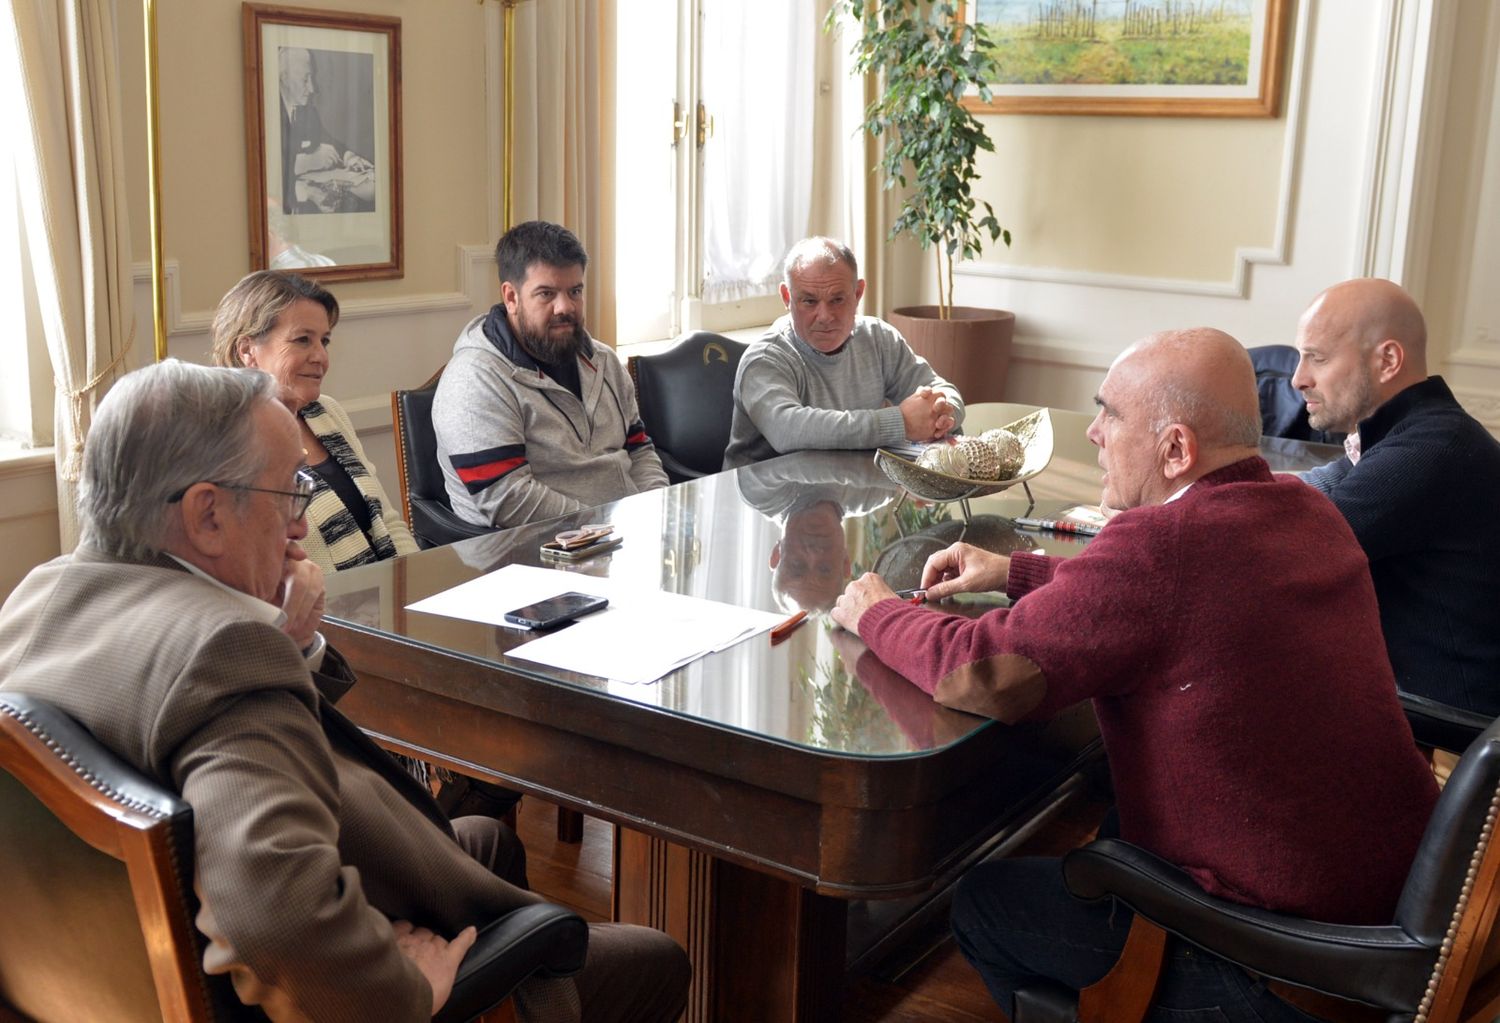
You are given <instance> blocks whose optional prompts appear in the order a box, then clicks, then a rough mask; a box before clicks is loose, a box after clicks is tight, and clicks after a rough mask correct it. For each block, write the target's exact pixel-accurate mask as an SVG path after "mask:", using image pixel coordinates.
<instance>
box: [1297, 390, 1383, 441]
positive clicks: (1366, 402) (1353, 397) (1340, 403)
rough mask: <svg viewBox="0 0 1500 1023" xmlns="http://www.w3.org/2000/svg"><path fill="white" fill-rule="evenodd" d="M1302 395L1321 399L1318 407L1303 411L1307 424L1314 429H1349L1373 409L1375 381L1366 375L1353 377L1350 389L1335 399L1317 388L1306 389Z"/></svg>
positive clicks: (1335, 430)
mask: <svg viewBox="0 0 1500 1023" xmlns="http://www.w3.org/2000/svg"><path fill="white" fill-rule="evenodd" d="M1304 397H1310V398H1312V399H1313V400H1314V401H1321V402H1322V403H1323V407H1322V408H1320V409H1318V411H1316V412H1309V413H1308V414H1307V423H1308V425H1309V426H1311V427H1312V428H1313V429H1314V430H1323V431H1324V432H1334V433H1353V432H1354V431H1355V429H1356V428H1357V427H1358V426H1359V421H1360V420H1361V419H1364V418H1365V417H1366V416H1368V415H1369V414H1370V413H1371V412H1374V411H1375V406H1376V404H1377V401H1376V395H1375V381H1374V380H1373V379H1372V378H1371V377H1369V376H1359V377H1356V378H1355V379H1354V380H1353V381H1352V382H1351V385H1350V389H1349V390H1348V391H1347V392H1345V393H1344V394H1342V395H1340V396H1339V397H1338V398H1337V399H1331V398H1328V397H1326V396H1324V395H1323V394H1321V393H1319V392H1317V391H1308V392H1307V394H1306V395H1305V396H1304Z"/></svg>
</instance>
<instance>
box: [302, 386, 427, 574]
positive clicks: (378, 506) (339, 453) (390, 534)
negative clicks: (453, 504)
mask: <svg viewBox="0 0 1500 1023" xmlns="http://www.w3.org/2000/svg"><path fill="white" fill-rule="evenodd" d="M297 414H298V415H299V416H301V417H302V419H303V420H304V421H305V422H306V423H307V425H308V427H309V429H311V430H312V432H313V434H314V435H315V436H316V437H317V438H318V440H319V441H320V442H322V444H323V447H325V448H327V449H328V454H329V456H330V457H332V458H333V459H335V460H336V461H337V462H338V463H339V464H340V465H342V466H343V467H344V471H345V472H347V473H348V474H349V478H350V479H352V480H353V481H354V485H355V486H356V487H358V488H359V492H360V494H361V495H362V496H363V497H364V499H365V503H366V504H368V505H369V506H370V536H368V537H366V536H365V534H364V531H363V530H361V529H360V528H359V523H358V522H356V521H355V520H354V516H353V515H351V514H350V513H349V509H348V508H346V507H344V502H343V501H341V500H339V496H338V494H336V493H334V491H333V488H332V487H330V486H329V485H328V483H327V482H326V481H324V480H323V479H322V477H319V478H318V488H317V489H316V490H315V491H313V499H312V503H311V504H310V505H308V508H307V525H308V529H307V536H306V537H304V538H303V540H302V546H303V548H304V549H305V550H306V551H307V556H308V558H310V559H311V560H312V561H313V563H314V564H316V565H317V566H318V567H319V568H321V569H322V570H323V571H325V572H337V571H339V570H340V569H344V568H353V567H354V566H355V565H364V564H368V563H369V562H372V561H383V560H385V559H386V558H394V557H396V556H397V555H398V554H413V553H415V552H416V550H417V542H416V540H414V539H412V535H411V530H409V529H407V528H406V523H405V522H404V521H403V520H402V518H401V512H400V509H399V508H397V507H396V506H395V505H394V504H392V503H391V500H390V498H388V497H387V496H386V494H385V490H384V489H383V488H382V487H381V486H380V480H378V479H376V478H375V469H374V467H372V466H371V465H370V462H369V459H367V458H366V457H365V451H364V448H362V447H361V446H360V443H359V437H358V435H357V434H356V433H355V432H354V423H353V422H352V421H351V420H350V419H349V414H348V413H347V412H345V411H344V410H343V408H341V407H340V406H339V404H338V402H336V401H334V400H333V399H332V398H330V397H328V396H327V395H324V396H323V397H322V398H320V399H318V400H317V401H313V402H309V403H308V404H307V405H304V406H303V408H302V411H301V412H299V413H297ZM313 475H315V476H316V475H317V473H314V474H313Z"/></svg>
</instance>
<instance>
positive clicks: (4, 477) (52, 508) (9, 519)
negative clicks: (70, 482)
mask: <svg viewBox="0 0 1500 1023" xmlns="http://www.w3.org/2000/svg"><path fill="white" fill-rule="evenodd" d="M58 553H59V545H58V537H57V478H56V476H55V475H54V474H53V468H52V459H51V458H50V457H49V458H46V459H44V460H37V459H26V460H24V461H11V462H8V463H5V462H0V603H3V602H4V601H5V598H6V597H8V596H10V591H11V590H12V589H14V588H15V585H16V583H18V582H20V581H21V579H22V578H23V577H24V576H25V575H26V573H27V572H29V571H31V569H32V568H34V567H35V566H37V565H40V564H41V563H42V562H44V561H50V560H51V559H52V558H55V557H57V555H58Z"/></svg>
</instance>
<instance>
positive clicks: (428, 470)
mask: <svg viewBox="0 0 1500 1023" xmlns="http://www.w3.org/2000/svg"><path fill="white" fill-rule="evenodd" d="M442 376H443V371H442V370H441V369H439V370H438V371H437V372H436V373H434V374H432V378H431V379H430V380H428V381H427V382H426V383H425V384H423V385H422V386H421V387H418V388H415V389H413V390H409V391H392V392H391V420H392V422H393V423H394V424H395V427H396V475H398V476H400V477H401V512H402V515H403V516H404V517H405V518H406V524H407V525H408V526H410V527H411V532H412V536H414V537H415V538H416V541H417V546H418V547H421V548H423V549H424V550H425V549H427V548H428V547H442V546H444V545H445V544H450V543H456V542H457V541H459V540H467V539H468V538H469V537H471V536H483V535H485V534H486V533H493V532H494V531H495V530H494V529H493V528H491V527H490V526H477V525H475V524H474V523H472V522H466V521H465V520H463V519H461V518H459V517H458V516H457V515H455V514H454V512H453V505H452V503H451V502H450V501H449V500H448V488H447V486H446V485H445V484H444V482H443V469H442V466H441V465H439V464H438V453H437V432H436V431H435V430H434V429H433V427H432V399H433V397H434V396H435V395H436V394H437V385H438V381H439V380H440V379H442Z"/></svg>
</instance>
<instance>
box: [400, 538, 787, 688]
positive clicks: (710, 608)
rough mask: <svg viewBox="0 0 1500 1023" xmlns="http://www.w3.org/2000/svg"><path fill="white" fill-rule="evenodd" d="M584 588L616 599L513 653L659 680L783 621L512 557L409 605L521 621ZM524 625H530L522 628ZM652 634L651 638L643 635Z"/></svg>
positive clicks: (591, 671)
mask: <svg viewBox="0 0 1500 1023" xmlns="http://www.w3.org/2000/svg"><path fill="white" fill-rule="evenodd" d="M570 590H576V591H578V592H581V593H591V594H595V595H598V596H602V597H608V598H609V601H610V606H609V607H608V608H606V609H605V610H603V611H599V612H596V613H594V614H591V615H586V616H584V617H583V618H581V619H579V620H578V621H576V622H574V623H573V624H572V625H570V626H568V627H566V628H563V629H559V630H557V631H555V632H546V633H539V634H538V637H539V638H537V639H534V640H532V641H531V642H529V643H523V644H522V645H521V646H518V647H516V648H515V649H513V650H510V651H508V652H507V653H506V654H505V656H506V657H513V658H516V659H518V660H523V661H530V662H533V663H536V664H545V665H549V666H551V667H554V668H562V669H564V670H566V671H576V672H581V673H582V674H585V675H597V676H599V677H600V678H607V679H611V680H613V681H617V682H627V683H630V684H632V685H635V684H639V683H642V682H652V681H655V680H656V679H659V678H661V677H662V676H663V675H665V674H667V673H668V672H670V671H672V670H673V669H675V668H678V667H681V666H682V665H684V664H687V663H688V662H690V661H693V660H695V659H697V658H699V657H702V656H704V655H705V654H709V653H712V652H714V651H716V650H723V649H724V648H726V647H730V646H733V645H734V644H735V643H738V642H740V641H741V640H744V639H748V638H750V637H751V636H757V635H760V634H761V633H763V632H767V631H769V630H770V629H772V628H775V627H776V626H777V625H779V624H781V622H782V621H783V616H782V615H780V614H774V613H772V612H768V611H756V610H753V609H751V608H744V607H736V606H734V605H732V604H722V603H719V602H718V601H713V600H704V599H702V598H701V597H685V596H683V595H682V594H680V593H661V592H659V591H642V590H640V589H637V588H634V587H631V586H629V585H627V584H624V583H621V582H620V581H617V580H613V579H601V578H598V577H597V576H585V575H579V574H577V573H574V572H559V571H557V570H555V569H550V568H534V567H532V566H530V565H506V566H505V567H503V568H500V569H497V570H496V571H494V572H491V573H490V574H488V575H484V576H480V577H479V578H478V579H471V580H470V581H468V582H466V583H463V584H461V585H459V586H455V587H453V588H452V589H451V590H444V591H443V592H442V593H435V594H433V595H432V596H430V597H426V598H424V599H422V600H419V601H417V602H416V603H414V604H410V605H408V606H407V610H409V611H423V612H426V613H428V614H436V615H443V616H445V617H448V618H461V619H463V620H465V621H471V622H484V623H488V624H490V625H500V626H504V627H506V628H517V627H516V626H514V625H511V624H510V623H508V622H506V621H505V613H506V612H507V611H512V610H514V609H516V608H518V607H522V606H524V605H526V604H531V603H535V602H536V601H538V600H545V599H546V598H547V597H555V596H557V594H559V593H567V592H568V591H570ZM522 631H524V630H522ZM643 637H649V640H650V641H649V642H642V639H643Z"/></svg>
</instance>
